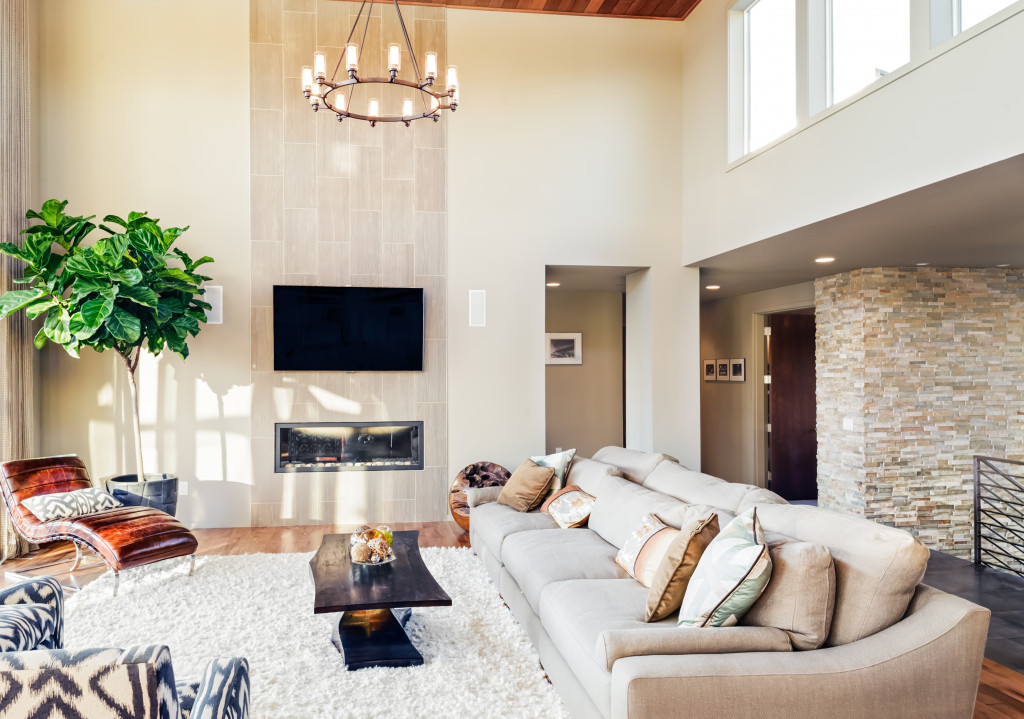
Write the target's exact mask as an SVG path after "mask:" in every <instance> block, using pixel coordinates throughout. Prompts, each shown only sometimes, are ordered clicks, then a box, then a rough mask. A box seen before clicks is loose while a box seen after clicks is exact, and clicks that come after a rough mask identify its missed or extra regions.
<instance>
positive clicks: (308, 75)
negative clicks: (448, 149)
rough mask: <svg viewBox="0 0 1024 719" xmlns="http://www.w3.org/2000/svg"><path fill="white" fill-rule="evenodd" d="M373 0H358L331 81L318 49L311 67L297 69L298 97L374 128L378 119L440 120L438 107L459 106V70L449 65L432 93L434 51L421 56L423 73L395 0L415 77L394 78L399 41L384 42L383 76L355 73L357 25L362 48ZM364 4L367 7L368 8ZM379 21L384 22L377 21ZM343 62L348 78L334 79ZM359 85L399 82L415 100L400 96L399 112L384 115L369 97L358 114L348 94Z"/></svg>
mask: <svg viewBox="0 0 1024 719" xmlns="http://www.w3.org/2000/svg"><path fill="white" fill-rule="evenodd" d="M373 2H374V0H369V2H367V0H363V3H362V5H360V6H359V12H358V14H357V15H356V19H355V22H353V23H352V30H351V31H349V34H348V40H347V41H346V42H345V50H344V52H343V53H342V55H341V57H339V58H338V62H337V64H335V66H334V72H333V74H332V75H331V77H330V79H327V55H326V54H325V53H322V52H317V53H314V54H313V67H309V66H306V67H303V68H302V95H303V97H305V98H306V99H308V100H309V104H310V105H312V107H313V112H317V111H318V110H320V108H326V109H327V110H330V111H331V112H333V113H334V114H335V115H337V116H338V122H341V121H342V120H344V119H345V118H346V117H351V118H354V119H356V120H365V121H367V122H369V123H370V126H371V127H373V126H376V124H377V123H378V122H401V123H404V124H405V126H406V127H409V123H411V122H412V121H413V120H422V119H424V118H430V119H432V120H433V121H434V122H437V121H438V120H439V119H441V111H442V110H451V111H452V112H454V111H455V108H456V107H458V105H459V78H458V71H457V70H456V68H455V66H454V65H449V66H448V69H447V76H446V78H445V79H446V85H447V89H446V91H445V92H435V91H434V82H435V81H436V80H437V53H436V52H428V53H426V54H425V56H424V71H423V73H422V74H421V73H420V65H419V62H418V61H417V60H416V52H415V51H414V50H413V49H412V42H411V41H410V40H409V32H408V31H407V30H406V29H405V20H404V19H403V18H402V11H401V9H400V8H399V7H398V0H394V4H395V12H396V13H398V24H399V26H400V27H401V28H402V37H403V39H404V40H405V52H407V53H408V56H409V62H410V63H412V71H413V75H414V76H415V80H403V79H400V78H399V77H398V73H399V71H400V70H401V69H402V47H401V46H400V45H399V44H398V43H394V42H393V43H390V44H389V45H388V76H387V77H360V76H359V59H360V54H361V49H360V44H357V43H354V42H352V38H353V37H354V36H355V34H356V31H357V30H358V29H359V24H360V22H362V23H363V26H362V39H361V40H360V43H361V44H362V46H363V48H365V42H366V32H367V30H368V29H369V27H370V18H371V14H372V11H373ZM367 5H369V7H368V8H367ZM364 9H366V17H365V20H364V19H363V10H364ZM381 24H382V25H383V20H381ZM342 62H344V63H345V70H346V72H347V73H348V78H347V79H344V80H341V81H340V82H335V79H336V77H337V75H338V72H339V70H340V69H341V64H342ZM359 85H384V86H392V87H394V86H400V87H407V88H409V89H411V90H414V91H416V92H417V93H418V95H419V104H418V105H417V103H416V102H414V100H413V98H412V97H406V98H403V100H402V114H400V115H394V114H385V112H384V108H383V107H382V103H381V100H380V98H377V97H371V98H370V99H369V101H367V102H366V107H365V110H364V109H363V108H362V107H360V108H359V111H358V112H357V111H356V110H355V108H353V105H352V96H353V94H354V91H355V88H356V87H357V86H359Z"/></svg>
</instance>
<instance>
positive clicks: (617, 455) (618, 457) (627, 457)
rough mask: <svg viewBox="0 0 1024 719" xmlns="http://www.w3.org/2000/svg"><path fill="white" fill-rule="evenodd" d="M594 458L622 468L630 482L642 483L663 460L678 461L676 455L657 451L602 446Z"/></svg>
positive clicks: (624, 475) (623, 474) (623, 473)
mask: <svg viewBox="0 0 1024 719" xmlns="http://www.w3.org/2000/svg"><path fill="white" fill-rule="evenodd" d="M592 459H595V460H597V461H598V462H604V463H605V464H611V465H614V466H616V467H618V468H619V469H620V470H622V476H623V477H625V478H626V479H628V480H629V481H630V482H636V483H637V484H642V483H643V481H644V480H645V479H646V478H647V475H649V474H650V473H651V472H652V471H653V470H654V468H655V467H657V466H658V465H660V464H661V463H662V462H677V461H678V460H677V459H676V458H675V457H672V456H671V455H667V454H661V453H655V452H641V451H639V450H636V449H625V448H624V447H602V448H601V449H599V450H597V452H595V453H594V456H593V458H592Z"/></svg>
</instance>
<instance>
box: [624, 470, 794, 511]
mask: <svg viewBox="0 0 1024 719" xmlns="http://www.w3.org/2000/svg"><path fill="white" fill-rule="evenodd" d="M643 485H644V487H646V488H647V489H652V490H654V491H655V492H661V493H663V494H667V495H669V496H670V497H675V498H676V499H681V500H682V501H684V502H689V503H690V504H709V505H711V506H712V507H718V508H720V509H725V510H727V511H729V512H730V513H731V514H742V513H743V512H746V511H747V510H748V509H751V508H752V507H754V506H755V505H760V504H787V502H786V500H784V499H783V498H782V497H780V496H779V495H777V494H775V493H774V492H770V491H768V490H767V489H761V488H760V487H755V486H754V485H752V484H734V483H732V482H726V481H725V480H724V479H719V478H718V477H712V476H711V475H710V474H702V473H701V472H694V471H693V470H689V469H686V468H685V467H681V466H679V465H678V464H674V463H671V462H664V463H662V464H659V465H658V466H657V467H656V468H655V469H654V471H652V472H651V473H650V475H649V476H648V477H647V479H645V480H644V483H643Z"/></svg>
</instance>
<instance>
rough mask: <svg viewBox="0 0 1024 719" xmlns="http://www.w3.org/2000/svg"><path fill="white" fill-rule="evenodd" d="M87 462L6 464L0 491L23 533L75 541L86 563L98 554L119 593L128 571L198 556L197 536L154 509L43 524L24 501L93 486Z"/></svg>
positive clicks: (1, 467)
mask: <svg viewBox="0 0 1024 719" xmlns="http://www.w3.org/2000/svg"><path fill="white" fill-rule="evenodd" d="M92 486H93V483H92V480H90V479H89V473H88V471H87V470H86V468H85V463H83V462H82V460H81V459H79V458H78V457H75V456H64V457H43V458H40V459H25V460H16V461H12V462H5V463H3V464H0V491H2V493H3V498H4V504H6V505H7V509H8V511H9V512H10V514H11V518H12V519H13V524H14V527H15V529H16V530H17V531H18V533H19V534H20V535H21V536H22V537H24V538H25V539H26V540H27V541H29V542H32V543H35V544H44V543H47V542H55V541H58V540H70V541H71V542H73V543H74V544H75V549H76V551H77V557H76V561H75V566H74V567H73V568H72V571H74V569H75V568H77V566H78V564H79V562H80V561H81V550H82V548H83V547H86V548H88V549H91V550H92V551H93V552H94V553H96V554H97V555H98V556H99V557H100V559H102V560H103V563H104V564H106V565H107V566H108V567H110V569H112V570H113V571H114V578H115V579H114V581H115V584H114V593H115V594H116V593H117V580H118V573H119V572H120V571H121V570H122V569H128V568H130V567H137V566H140V565H143V564H150V563H152V562H158V561H160V560H163V559H172V558H174V557H185V556H190V555H191V556H192V559H193V561H194V560H195V551H196V548H197V547H198V546H199V543H198V541H197V540H196V538H195V536H194V535H193V534H192V532H190V531H189V530H188V528H187V527H186V526H185V525H183V524H182V523H181V522H179V521H178V520H176V519H175V518H174V517H172V516H171V515H169V514H167V513H166V512H161V511H160V510H158V509H153V508H151V507H130V506H125V507H118V508H116V509H109V510H106V511H103V512H98V513H96V514H88V515H84V516H80V517H70V518H67V519H56V520H52V521H49V522H42V521H40V520H39V519H38V518H37V517H36V516H35V515H34V514H32V512H30V511H29V510H28V509H27V508H26V507H25V506H24V505H23V504H22V502H23V501H24V500H25V499H28V498H29V497H35V496H39V495H43V494H53V493H55V492H70V491H74V490H76V489H87V488H89V487H92Z"/></svg>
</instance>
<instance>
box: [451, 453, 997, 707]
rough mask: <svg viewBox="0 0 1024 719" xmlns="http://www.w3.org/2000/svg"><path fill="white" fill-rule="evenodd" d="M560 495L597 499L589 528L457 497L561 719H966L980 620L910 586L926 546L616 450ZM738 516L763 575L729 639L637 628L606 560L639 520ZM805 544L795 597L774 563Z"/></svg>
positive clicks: (672, 627)
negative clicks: (767, 562)
mask: <svg viewBox="0 0 1024 719" xmlns="http://www.w3.org/2000/svg"><path fill="white" fill-rule="evenodd" d="M567 484H576V485H579V486H580V487H581V488H582V489H583V490H584V491H586V492H588V493H590V494H592V495H594V496H595V497H596V498H597V501H596V504H595V507H594V511H593V514H592V515H591V518H590V522H589V524H588V527H587V528H584V529H560V528H558V526H557V524H556V523H555V522H554V520H553V519H552V518H551V517H550V516H548V515H547V514H543V513H540V512H531V513H526V514H523V513H519V512H516V511H515V510H513V509H511V508H509V507H506V506H504V505H501V504H498V503H496V502H495V501H494V500H496V498H497V494H498V492H499V491H500V489H498V488H487V489H479V490H470V492H469V504H470V507H471V514H470V541H471V543H472V546H473V549H474V550H475V551H476V553H477V554H478V555H479V556H480V558H481V560H482V561H483V563H484V565H485V566H486V568H487V571H488V572H489V573H490V575H491V577H492V578H493V580H494V582H495V583H496V584H497V586H498V590H499V591H500V593H501V596H502V597H503V598H504V600H505V602H506V603H507V604H508V606H509V608H510V609H511V610H512V612H513V613H514V614H515V616H516V617H517V618H518V620H519V621H520V623H521V624H522V625H523V626H524V627H525V629H526V631H527V633H528V635H529V637H530V640H531V641H532V642H533V644H534V645H535V646H536V647H537V650H538V652H539V653H540V657H541V661H542V663H543V665H544V668H545V671H546V672H547V674H548V676H549V677H550V679H551V681H552V683H553V684H554V686H555V688H556V689H557V690H558V692H559V693H560V695H561V696H562V697H563V699H564V700H565V703H566V704H567V705H568V707H569V708H570V710H571V712H572V713H573V715H574V716H575V717H579V718H583V717H603V718H605V719H610V718H611V717H615V718H616V719H618V718H619V717H630V718H633V717H651V718H658V719H661V718H663V717H716V718H718V717H757V718H758V719H762V718H766V717H780V718H781V717H787V718H789V717H829V719H839V718H842V717H872V718H877V717H922V718H924V717H928V719H936V718H937V717H965V718H966V717H971V716H972V713H973V707H974V700H975V696H976V693H977V688H978V678H979V674H980V671H981V662H982V656H983V653H984V647H985V639H986V632H987V629H988V621H989V612H988V610H987V609H985V608H983V607H980V606H977V605H975V604H972V603H971V602H968V601H966V600H963V599H960V598H958V597H954V596H952V595H949V594H944V593H943V592H940V591H938V590H936V589H933V588H931V587H928V586H925V585H923V584H921V579H922V577H923V576H924V571H925V567H926V564H927V561H928V550H927V549H926V548H925V547H924V545H922V544H921V543H920V542H919V541H918V540H917V539H915V538H914V537H913V536H912V535H910V534H909V533H907V532H904V531H902V530H898V529H893V528H890V527H885V526H882V525H879V524H875V523H873V522H869V521H866V520H862V519H859V518H857V517H853V516H848V515H844V514H838V513H834V512H829V511H825V510H821V509H817V508H815V507H808V506H795V505H789V504H787V503H786V502H785V500H783V499H781V498H780V497H778V496H777V495H775V494H773V493H772V492H769V491H767V490H764V489H759V488H756V487H752V486H748V485H740V484H730V483H728V482H725V481H723V480H720V479H717V478H714V477H710V476H708V475H704V474H701V473H699V472H693V471H690V470H687V469H686V468H684V467H682V466H680V465H679V464H678V463H676V462H675V461H673V460H672V458H671V457H667V456H665V455H657V454H651V453H645V452H636V451H632V450H626V449H622V448H619V447H607V448H605V449H603V450H601V451H599V452H598V453H597V454H595V455H594V458H593V459H590V460H587V459H577V460H576V461H575V462H574V463H573V465H572V467H571V469H570V474H569V477H568V481H567ZM754 506H756V507H757V515H758V518H759V519H760V521H761V524H762V526H763V527H764V529H765V532H766V534H767V536H768V541H769V545H770V551H771V554H772V557H773V561H774V562H775V570H774V573H773V576H772V580H771V582H769V586H768V590H766V592H765V594H764V595H762V597H761V599H759V600H758V602H759V604H758V605H755V607H754V609H753V610H752V611H751V613H750V614H748V615H747V617H746V618H745V619H744V621H742V622H741V626H736V627H721V628H692V627H686V628H680V627H678V626H676V618H677V616H676V615H672V616H670V617H669V618H667V619H665V620H663V621H660V622H654V623H650V624H647V623H644V621H643V619H644V607H645V602H646V598H647V592H648V590H647V588H646V587H644V586H643V585H641V584H640V583H639V582H637V581H636V580H634V579H632V578H631V577H629V575H628V574H626V573H625V572H624V571H623V570H621V569H620V568H619V566H618V565H617V564H616V563H615V561H614V558H615V554H616V552H617V551H618V549H619V547H620V546H621V545H622V543H623V542H624V541H625V538H626V537H627V536H628V535H629V533H630V532H631V531H632V530H633V528H634V527H636V526H637V525H638V524H639V523H640V521H641V519H642V517H643V515H644V514H646V513H647V512H653V513H655V514H657V515H658V517H659V518H661V519H662V521H665V522H666V523H668V524H670V525H673V526H675V527H680V526H682V524H683V523H686V522H688V521H690V520H692V519H694V518H698V517H700V516H704V515H706V513H707V512H711V511H713V512H717V513H718V515H719V522H720V524H721V525H722V526H723V527H724V526H725V524H726V523H727V522H728V521H729V520H731V519H732V517H733V516H734V515H736V514H738V513H741V512H744V511H746V510H747V509H749V508H750V507H754ZM807 543H809V544H810V545H817V546H815V547H814V549H815V550H816V551H818V552H819V553H823V551H822V550H821V548H820V547H825V548H827V549H828V551H829V552H830V553H831V555H832V562H833V565H834V571H833V570H832V569H829V572H828V575H827V576H825V575H822V576H821V577H819V578H818V579H819V580H820V581H816V582H815V584H814V586H807V587H802V586H794V584H793V576H794V574H793V572H791V571H789V570H787V566H791V565H787V560H786V559H785V557H786V556H787V555H786V552H790V556H792V551H793V550H794V548H800V547H804V548H806V547H807V546H808V544H807ZM825 561H826V563H827V557H825ZM762 602H763V603H765V604H763V605H761V604H760V603H762ZM759 605H760V606H759ZM769 605H770V606H769ZM751 617H754V618H755V619H757V620H764V619H765V618H768V617H771V618H773V620H772V621H773V622H774V624H773V626H753V625H752V624H753V622H752V621H751V619H750V618H751ZM780 617H781V618H782V620H781V621H780ZM817 645H821V648H817V649H808V648H806V647H809V646H817Z"/></svg>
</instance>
